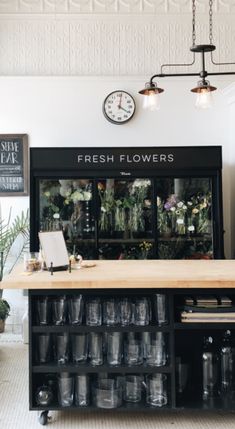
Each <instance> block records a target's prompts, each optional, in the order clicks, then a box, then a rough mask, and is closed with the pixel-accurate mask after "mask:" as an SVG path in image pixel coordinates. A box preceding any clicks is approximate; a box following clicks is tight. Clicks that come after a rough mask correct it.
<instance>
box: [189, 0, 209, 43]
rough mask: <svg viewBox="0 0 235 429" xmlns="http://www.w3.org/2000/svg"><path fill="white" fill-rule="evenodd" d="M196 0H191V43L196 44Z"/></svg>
mask: <svg viewBox="0 0 235 429" xmlns="http://www.w3.org/2000/svg"><path fill="white" fill-rule="evenodd" d="M210 1H211V0H210ZM195 15H196V0H192V45H193V46H195V44H196V19H195Z"/></svg>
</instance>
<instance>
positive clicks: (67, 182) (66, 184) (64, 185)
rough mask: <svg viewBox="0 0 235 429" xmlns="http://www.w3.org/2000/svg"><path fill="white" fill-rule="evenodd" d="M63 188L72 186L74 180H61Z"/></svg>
mask: <svg viewBox="0 0 235 429" xmlns="http://www.w3.org/2000/svg"><path fill="white" fill-rule="evenodd" d="M59 183H60V184H61V186H62V188H70V187H71V186H72V180H59Z"/></svg>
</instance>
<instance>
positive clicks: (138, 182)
mask: <svg viewBox="0 0 235 429" xmlns="http://www.w3.org/2000/svg"><path fill="white" fill-rule="evenodd" d="M149 185H151V181H150V180H144V179H135V180H134V182H133V185H132V186H133V188H147V186H149Z"/></svg>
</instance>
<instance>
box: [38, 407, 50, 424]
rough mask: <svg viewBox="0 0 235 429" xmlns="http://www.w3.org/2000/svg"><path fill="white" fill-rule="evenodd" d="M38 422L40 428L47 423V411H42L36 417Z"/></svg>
mask: <svg viewBox="0 0 235 429" xmlns="http://www.w3.org/2000/svg"><path fill="white" fill-rule="evenodd" d="M38 421H39V423H40V424H41V425H42V426H46V425H47V423H48V411H43V412H42V413H41V414H40V416H39V417H38Z"/></svg>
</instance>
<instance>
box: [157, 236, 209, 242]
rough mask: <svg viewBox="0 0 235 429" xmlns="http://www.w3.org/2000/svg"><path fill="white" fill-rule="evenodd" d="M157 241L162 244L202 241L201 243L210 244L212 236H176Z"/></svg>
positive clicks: (160, 238)
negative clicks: (165, 242) (206, 242)
mask: <svg viewBox="0 0 235 429" xmlns="http://www.w3.org/2000/svg"><path fill="white" fill-rule="evenodd" d="M158 241H159V242H164V241H167V242H169V241H173V242H175V241H203V242H205V241H208V242H210V241H212V236H207V235H203V236H198V235H197V236H195V237H193V236H187V235H182V236H177V237H161V236H160V237H159V238H158Z"/></svg>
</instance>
